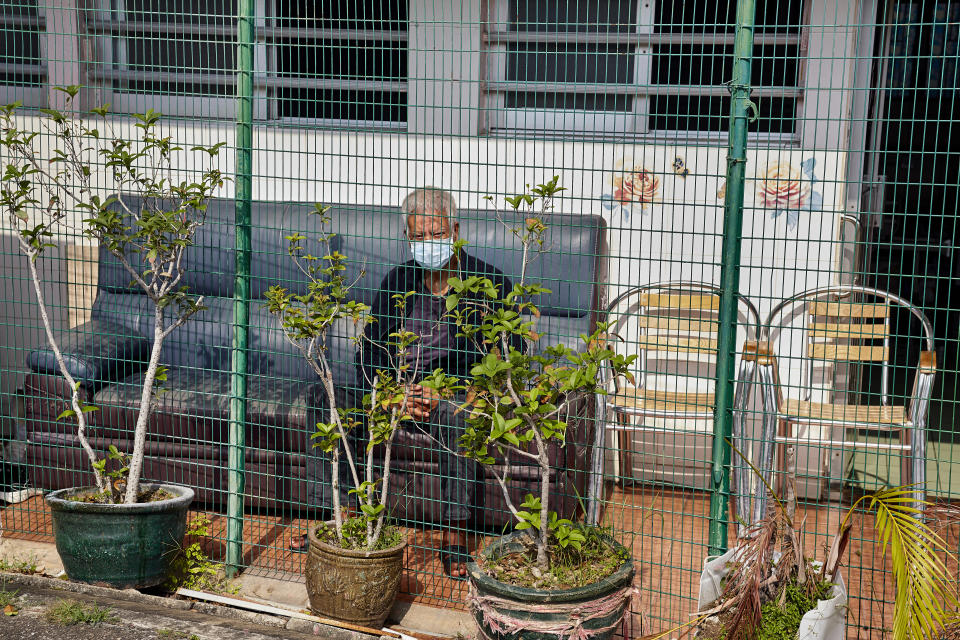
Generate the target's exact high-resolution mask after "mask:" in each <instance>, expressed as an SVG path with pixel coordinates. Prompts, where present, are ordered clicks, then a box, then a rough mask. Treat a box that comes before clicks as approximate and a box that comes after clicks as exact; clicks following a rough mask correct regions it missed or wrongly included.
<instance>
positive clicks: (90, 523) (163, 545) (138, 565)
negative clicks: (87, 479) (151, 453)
mask: <svg viewBox="0 0 960 640" xmlns="http://www.w3.org/2000/svg"><path fill="white" fill-rule="evenodd" d="M143 490H144V492H145V493H147V494H153V495H157V494H158V493H159V492H163V493H165V494H168V495H170V496H171V498H170V499H167V500H153V501H148V502H138V503H136V504H109V503H99V502H89V501H87V500H85V499H84V496H90V495H96V493H97V492H96V490H95V489H92V488H90V487H81V488H72V489H61V490H60V491H54V492H52V493H50V494H48V495H47V498H46V499H47V503H48V504H49V505H50V509H51V515H52V519H53V535H54V540H55V542H56V545H57V553H59V554H60V559H61V560H62V561H63V566H64V569H65V570H66V572H67V576H68V577H69V578H70V579H72V580H78V581H80V582H87V583H91V584H101V585H106V586H111V587H116V588H119V589H129V588H134V589H138V588H142V587H150V586H154V585H158V584H160V583H162V582H163V581H164V580H165V579H166V577H167V574H168V572H169V570H170V563H171V562H172V561H173V559H174V558H175V557H176V555H177V552H178V551H179V550H180V547H181V544H182V543H183V536H184V533H185V531H186V526H187V509H188V508H189V506H190V503H191V502H192V500H193V489H190V488H189V487H181V486H177V485H144V487H143ZM78 497H79V498H80V499H77V498H78Z"/></svg>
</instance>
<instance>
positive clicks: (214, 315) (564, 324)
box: [93, 198, 606, 384]
mask: <svg viewBox="0 0 960 640" xmlns="http://www.w3.org/2000/svg"><path fill="white" fill-rule="evenodd" d="M127 204H128V206H136V201H135V200H134V199H129V198H128V199H127ZM312 209H313V205H312V204H310V205H304V204H299V203H297V204H291V203H279V202H255V203H254V204H253V212H252V220H253V243H252V249H253V254H252V261H251V296H252V298H253V300H252V304H251V310H250V340H249V348H250V353H249V355H248V366H249V370H250V373H251V374H254V375H264V376H280V377H289V378H295V379H303V380H310V379H313V378H314V375H313V373H312V371H311V370H310V369H309V367H308V366H307V365H306V364H305V363H304V362H303V360H302V358H301V356H300V354H299V352H298V351H296V349H295V348H294V347H293V346H292V345H290V344H289V343H287V342H286V341H285V340H284V338H283V335H282V332H281V331H280V329H279V325H278V323H277V322H276V319H275V318H274V317H273V316H271V315H270V314H269V313H268V312H267V311H266V310H265V309H264V308H263V296H264V292H265V291H266V290H267V289H268V288H269V287H270V286H272V285H274V284H279V285H282V286H284V287H287V288H288V289H290V290H292V291H297V292H302V291H305V289H306V278H305V277H304V276H303V274H302V273H301V272H300V271H299V270H298V269H297V268H296V266H294V264H293V263H292V261H291V259H290V257H289V256H288V255H287V241H286V240H285V237H286V236H288V235H290V234H291V233H294V232H298V233H301V234H303V235H305V236H307V237H308V240H307V241H305V242H304V243H303V244H304V246H305V248H306V249H307V250H308V251H310V252H313V253H315V254H317V255H322V253H319V252H320V251H322V246H320V245H319V243H316V242H315V241H314V240H313V239H314V238H316V237H318V236H319V235H320V234H321V233H323V232H325V231H332V232H335V233H336V234H337V235H336V237H335V238H334V240H333V243H332V244H333V248H334V249H336V250H338V251H340V252H342V253H343V254H344V255H346V256H347V259H348V265H347V266H348V268H347V273H346V277H347V279H348V281H349V282H353V283H355V284H354V288H353V289H352V294H353V295H354V297H355V298H356V299H357V300H359V301H362V302H365V303H367V304H369V303H371V302H372V300H373V297H374V296H375V295H376V292H377V290H378V288H379V285H380V282H381V280H382V279H383V277H384V276H385V275H386V273H387V272H388V271H389V270H390V269H392V268H393V267H394V266H395V265H397V264H399V263H402V262H405V261H407V260H409V259H410V253H409V248H408V245H407V243H406V240H405V239H404V236H403V223H402V216H401V215H400V211H399V208H398V207H370V206H351V205H336V206H334V207H332V208H331V210H330V211H329V214H328V215H329V216H330V218H331V223H330V225H329V226H327V227H324V226H322V225H321V224H320V218H319V217H318V216H314V215H309V211H310V210H312ZM234 210H235V201H234V200H231V199H214V200H212V201H211V202H210V205H209V207H208V212H207V222H206V224H205V225H204V226H203V227H202V228H201V230H200V232H199V233H198V234H197V237H196V243H195V246H193V247H191V248H190V249H188V251H187V253H186V258H185V264H186V266H187V273H186V275H185V277H184V281H183V284H185V285H186V286H188V287H189V290H190V292H191V293H193V294H195V295H203V296H204V303H205V304H206V306H207V307H208V308H207V309H205V310H204V311H201V312H200V313H198V314H197V316H195V317H194V318H193V319H191V321H190V322H189V323H187V324H186V325H185V326H183V327H181V328H180V329H178V330H177V331H176V332H174V333H173V334H172V335H171V336H170V338H168V341H167V342H166V343H165V345H164V352H163V354H162V359H163V361H164V363H165V364H168V365H174V366H189V367H200V368H204V369H217V370H229V368H230V347H231V340H232V320H233V300H232V296H233V293H234V280H235V274H236V265H235V262H236V260H235V257H236V254H235V250H234V246H235V239H236V233H235V231H236V230H235V227H234V224H233V219H234ZM458 218H459V223H460V235H461V236H462V237H463V238H464V239H466V240H467V241H468V243H469V244H468V245H467V249H466V250H467V251H468V252H470V253H472V254H473V255H475V256H477V257H479V258H481V259H482V260H485V261H487V262H489V263H491V264H493V265H494V266H496V267H498V268H500V269H501V270H502V271H503V272H504V273H505V274H507V276H509V277H511V278H512V279H514V280H515V279H516V278H517V277H518V274H519V271H520V260H521V252H520V243H519V240H518V239H517V238H516V237H515V236H514V234H513V233H512V232H511V231H510V229H509V228H508V227H512V226H517V225H519V224H522V220H523V218H522V216H517V215H516V214H514V213H513V212H510V213H504V212H493V211H472V210H467V211H461V212H460V213H459V215H458ZM505 224H506V226H505ZM605 249H606V247H605V224H604V222H603V219H602V218H600V217H599V216H570V215H552V216H551V217H550V224H549V226H548V231H547V233H546V235H545V242H544V247H543V250H542V251H540V252H538V254H537V255H536V256H535V258H534V261H533V263H532V265H531V267H530V269H529V279H530V281H539V282H541V283H542V284H543V286H545V287H547V288H548V289H550V290H551V293H549V294H545V295H543V296H542V297H541V299H540V300H539V301H538V302H539V305H540V308H541V312H542V314H543V318H542V320H541V329H542V331H541V333H542V334H543V338H541V341H540V343H539V346H540V347H541V348H542V347H546V346H548V345H550V344H555V343H557V342H564V343H567V344H570V345H571V346H574V345H576V344H577V337H578V336H579V334H581V333H583V332H585V331H589V330H590V329H591V327H592V326H593V324H594V323H595V321H596V309H597V308H598V306H599V301H600V299H601V290H602V286H603V282H604V279H605V277H606V274H605V270H604V266H605V261H604V257H603V256H604V254H605ZM98 288H99V291H98V295H97V300H96V302H95V303H94V311H93V313H94V316H95V317H98V318H102V319H109V320H112V321H114V322H118V323H120V324H122V325H124V326H127V327H129V328H131V329H134V330H137V331H139V332H141V333H143V334H144V335H147V336H150V335H152V317H153V316H152V308H151V306H150V304H149V301H148V300H146V298H145V296H143V295H141V294H140V293H139V289H136V288H134V287H131V283H130V277H129V275H127V273H126V271H125V270H124V269H123V267H122V266H121V265H120V264H119V263H118V261H117V260H116V259H115V258H114V257H113V256H112V255H110V254H109V252H107V251H106V250H105V249H101V253H100V265H99V281H98ZM355 332H356V328H355V327H352V326H349V325H348V324H346V323H345V324H344V325H343V326H341V327H338V329H337V330H336V331H335V332H334V334H335V335H333V336H332V337H331V340H330V345H329V346H330V354H329V355H330V359H331V361H332V362H333V363H334V375H335V377H336V379H337V381H338V382H339V383H340V384H353V383H354V382H355V376H354V373H355V372H354V367H353V352H354V348H355V347H354V344H353V343H352V342H351V340H350V338H351V337H352V336H353V335H355Z"/></svg>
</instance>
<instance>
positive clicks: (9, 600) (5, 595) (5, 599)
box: [0, 584, 20, 609]
mask: <svg viewBox="0 0 960 640" xmlns="http://www.w3.org/2000/svg"><path fill="white" fill-rule="evenodd" d="M19 600H20V592H19V591H10V590H8V589H7V585H6V584H4V585H2V586H0V609H2V608H4V607H5V606H7V605H8V604H12V605H14V606H16V604H17V602H18V601H19Z"/></svg>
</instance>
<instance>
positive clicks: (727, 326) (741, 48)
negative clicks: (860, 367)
mask: <svg viewBox="0 0 960 640" xmlns="http://www.w3.org/2000/svg"><path fill="white" fill-rule="evenodd" d="M755 8H756V7H755V0H737V23H736V35H735V40H734V44H733V80H732V81H731V83H730V93H731V97H732V99H731V106H730V142H729V150H728V153H727V182H726V195H725V197H724V207H723V255H722V262H721V267H720V289H721V299H720V335H719V345H718V346H719V351H718V353H717V385H716V400H717V403H716V415H715V418H714V422H713V456H712V461H713V469H712V471H713V473H712V478H711V480H712V489H713V491H712V494H711V496H710V543H709V544H710V554H711V555H715V554H719V553H723V552H724V551H726V549H727V505H728V504H729V499H730V445H729V440H730V437H731V433H732V430H733V429H732V425H733V412H732V410H733V382H734V371H735V369H734V361H735V358H736V349H737V293H738V292H739V290H740V245H741V242H742V239H743V238H742V235H743V189H744V177H745V174H746V164H747V125H748V117H749V116H748V111H749V110H750V108H753V104H752V103H751V102H750V63H751V60H752V57H753V31H754V14H755Z"/></svg>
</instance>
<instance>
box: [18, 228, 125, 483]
mask: <svg viewBox="0 0 960 640" xmlns="http://www.w3.org/2000/svg"><path fill="white" fill-rule="evenodd" d="M17 239H18V240H19V242H20V246H21V249H23V253H24V255H25V256H26V258H27V264H29V265H30V279H31V280H32V281H33V290H34V293H35V294H36V296H37V306H38V307H39V308H40V319H41V320H42V321H43V330H44V333H46V335H47V343H48V344H49V345H50V349H51V350H52V351H53V355H54V357H55V358H56V359H57V366H58V367H59V368H60V374H61V375H62V376H63V378H64V379H65V380H66V381H67V384H68V385H70V407H71V408H72V409H73V412H74V417H76V419H77V439H78V440H80V446H81V447H82V448H83V451H84V453H86V454H87V458H88V459H89V460H90V468H91V469H93V477H94V480H95V481H96V483H97V489H98V490H99V491H101V492H104V491H108V490H109V487H108V485H107V479H106V478H104V477H103V475H102V474H101V473H100V472H99V471H97V466H96V462H97V454H96V452H95V451H94V450H93V447H91V446H90V442H89V440H87V414H85V413H84V412H83V408H82V407H81V406H80V388H79V385H78V384H77V381H76V380H74V378H73V376H72V375H70V371H69V370H68V369H67V363H66V361H65V360H64V358H63V352H61V351H60V345H58V344H57V340H56V338H55V337H54V335H53V325H52V324H51V323H50V316H49V315H48V314H47V303H46V298H45V297H44V295H43V288H42V287H41V285H40V274H39V272H38V271H37V264H36V261H35V258H36V255H35V254H34V253H33V252H32V251H29V249H28V248H27V247H25V246H24V245H25V244H26V243H25V242H24V240H23V237H22V236H18V237H17Z"/></svg>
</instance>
